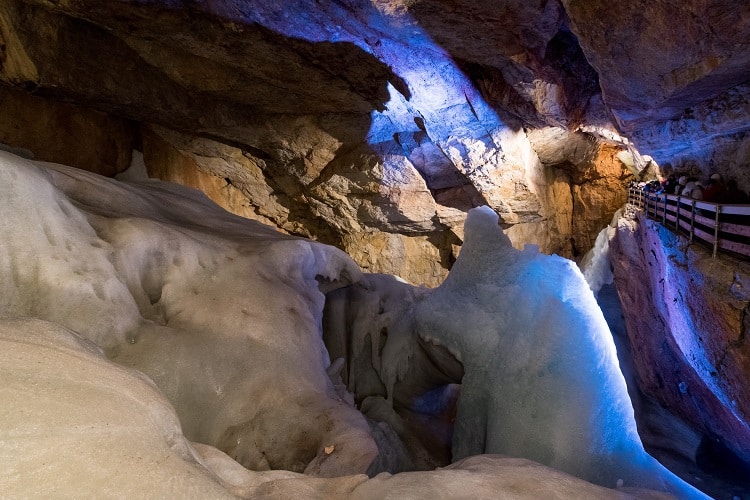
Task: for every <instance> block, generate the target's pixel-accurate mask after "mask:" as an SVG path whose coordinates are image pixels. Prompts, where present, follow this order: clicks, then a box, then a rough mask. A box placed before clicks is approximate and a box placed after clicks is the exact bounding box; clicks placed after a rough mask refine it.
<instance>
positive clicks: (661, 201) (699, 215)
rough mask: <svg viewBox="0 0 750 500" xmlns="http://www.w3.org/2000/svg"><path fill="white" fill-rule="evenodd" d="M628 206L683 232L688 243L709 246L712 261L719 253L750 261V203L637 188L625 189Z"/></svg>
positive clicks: (672, 229) (671, 228)
mask: <svg viewBox="0 0 750 500" xmlns="http://www.w3.org/2000/svg"><path fill="white" fill-rule="evenodd" d="M628 204H629V205H630V206H632V207H634V208H635V209H637V210H641V211H643V212H644V213H645V214H646V217H648V218H649V219H652V220H654V221H656V222H658V223H660V224H661V225H662V226H664V227H665V228H667V229H669V230H670V231H673V232H676V233H680V232H687V237H688V241H689V242H690V243H693V241H694V240H699V241H702V242H704V243H706V244H708V245H710V246H711V247H712V257H714V258H715V257H716V254H717V253H718V252H720V251H728V252H731V253H733V254H734V255H740V256H742V257H744V258H750V204H749V205H729V204H723V203H713V202H710V201H702V200H694V199H692V198H689V197H686V196H680V195H675V194H666V193H653V192H649V191H644V190H643V189H639V188H637V187H631V188H630V189H629V190H628ZM672 222H673V223H674V224H670V223H672Z"/></svg>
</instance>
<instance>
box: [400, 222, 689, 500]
mask: <svg viewBox="0 0 750 500" xmlns="http://www.w3.org/2000/svg"><path fill="white" fill-rule="evenodd" d="M465 231H466V239H465V243H464V245H463V247H462V250H461V254H460V256H459V258H458V260H457V262H456V263H455V265H454V267H453V269H452V270H451V273H450V275H449V276H448V278H447V279H446V281H445V282H444V283H443V284H442V285H441V286H440V287H438V288H437V289H436V290H435V291H434V292H433V293H431V294H429V295H428V296H426V298H425V299H424V300H423V301H422V302H420V304H419V305H418V306H417V309H416V313H415V324H416V325H417V326H416V328H417V330H418V335H420V336H421V337H422V338H424V339H427V340H429V341H432V342H435V343H437V344H440V345H443V346H445V347H446V348H448V350H449V351H450V352H452V353H453V354H454V356H456V358H458V359H459V360H460V361H461V362H462V363H463V365H464V369H465V375H464V377H463V382H462V384H463V385H462V390H461V396H460V398H459V402H458V405H459V407H458V418H457V422H456V430H455V435H454V440H453V454H454V457H453V458H454V460H457V459H461V458H464V457H468V456H471V455H476V454H480V453H499V454H504V455H511V456H516V457H524V458H529V459H531V460H535V461H538V462H540V463H543V464H545V465H549V466H551V467H554V468H556V469H559V470H562V471H565V472H568V473H570V474H573V475H576V476H578V477H581V478H584V479H586V480H588V481H592V482H594V483H597V484H601V485H603V486H607V487H615V486H616V485H618V484H622V485H624V486H626V487H627V486H631V487H633V486H635V487H641V488H650V489H655V490H661V491H669V492H671V493H673V494H676V495H677V496H679V497H680V498H688V497H691V496H698V497H700V496H701V494H700V493H698V492H697V491H696V490H694V489H693V488H692V487H690V486H689V485H687V484H686V483H684V482H682V481H681V480H680V479H678V478H677V477H676V476H674V475H673V474H672V473H670V472H669V471H667V470H666V469H665V468H664V467H663V466H661V465H660V464H659V463H658V462H657V461H656V460H655V459H653V458H652V457H651V456H650V455H648V454H647V453H646V452H645V451H644V449H643V446H642V444H641V441H640V439H639V437H638V434H637V432H636V425H635V420H634V416H633V410H632V406H631V403H630V400H629V398H628V393H627V388H626V385H625V380H624V378H623V376H622V374H621V372H620V370H619V367H618V363H617V358H616V352H615V346H614V343H613V340H612V336H611V334H610V332H609V330H608V327H607V324H606V322H605V320H604V317H603V315H602V313H601V310H600V309H599V307H598V305H597V303H596V300H595V298H594V295H593V293H592V291H591V289H590V288H589V285H588V284H587V283H586V281H585V279H584V277H583V275H582V274H581V273H580V271H579V270H578V268H577V266H576V265H575V264H574V263H573V262H572V261H569V260H567V259H563V258H561V257H558V256H547V255H542V254H540V253H539V252H538V251H537V249H536V248H535V247H532V246H527V247H526V249H525V250H524V251H520V250H516V249H514V248H513V247H512V246H511V243H510V241H509V240H508V238H507V237H506V236H505V235H504V234H503V233H502V231H501V229H500V228H499V226H498V224H497V215H496V214H495V213H494V212H493V211H492V210H490V209H489V208H486V207H482V208H477V209H473V210H472V211H470V212H469V217H468V219H467V222H466V228H465Z"/></svg>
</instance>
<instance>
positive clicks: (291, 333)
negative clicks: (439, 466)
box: [0, 152, 377, 476]
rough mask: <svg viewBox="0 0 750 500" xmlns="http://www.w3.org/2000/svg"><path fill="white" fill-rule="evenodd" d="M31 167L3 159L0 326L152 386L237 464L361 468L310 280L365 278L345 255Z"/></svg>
mask: <svg viewBox="0 0 750 500" xmlns="http://www.w3.org/2000/svg"><path fill="white" fill-rule="evenodd" d="M38 165H39V164H35V163H33V162H30V161H24V160H21V159H20V158H18V157H14V156H12V155H10V154H8V153H4V152H0V208H1V209H2V212H3V214H5V216H4V217H3V218H2V219H0V232H1V233H2V235H1V237H0V283H1V285H0V286H2V289H0V314H2V315H3V316H33V317H37V318H40V319H44V320H47V321H50V322H54V323H56V324H59V325H62V326H65V327H67V328H70V329H72V330H74V331H76V332H77V333H79V334H80V335H81V336H83V337H84V338H86V339H88V340H90V341H92V342H93V343H95V344H96V345H97V346H99V347H100V348H101V349H103V350H104V352H105V353H106V354H107V356H109V357H110V358H111V359H113V360H115V361H117V362H119V363H122V364H124V365H127V366H131V367H135V368H137V369H138V370H140V371H142V372H143V373H145V374H147V375H148V376H149V377H150V378H151V379H153V380H154V382H156V384H157V386H158V387H159V388H160V389H161V390H162V391H163V393H164V394H165V395H166V396H167V398H168V399H169V400H170V401H171V402H172V404H173V405H174V407H175V409H176V410H177V413H178V415H179V416H180V420H181V423H182V430H183V431H184V432H185V435H186V436H187V437H188V438H189V439H191V440H193V441H199V442H202V443H207V444H210V445H213V446H218V447H220V448H221V449H222V450H224V451H226V452H227V453H229V454H230V455H232V457H233V458H236V459H237V460H238V461H240V462H241V463H242V464H243V465H245V466H248V467H251V468H254V469H261V470H262V469H269V468H275V469H279V468H283V469H288V470H294V471H299V472H302V471H307V472H308V473H310V474H316V475H323V476H332V475H341V474H348V473H359V472H365V471H366V470H367V469H368V467H369V465H370V463H371V462H372V461H373V459H374V458H375V456H376V455H377V448H376V445H375V442H374V441H373V439H372V438H371V437H370V431H369V426H368V424H367V422H366V421H365V419H364V417H363V416H362V415H361V414H360V413H359V412H358V411H357V410H356V409H355V408H354V407H353V406H351V405H350V404H348V403H347V402H345V401H343V400H342V399H341V398H340V397H339V395H338V393H337V392H336V391H335V389H334V387H333V385H332V384H331V382H330V380H329V378H328V375H327V373H326V368H327V367H328V364H329V361H328V355H327V352H326V351H325V347H324V345H323V342H322V338H321V331H320V316H321V314H322V308H323V300H324V295H323V294H322V293H321V292H320V291H319V290H318V281H317V279H321V280H324V281H326V282H330V283H336V282H342V283H349V282H351V281H353V280H356V279H358V278H359V276H360V271H359V269H358V268H357V266H356V265H355V264H354V263H353V262H352V261H351V260H350V259H349V258H348V257H347V256H346V255H345V254H344V253H343V252H340V251H339V250H336V249H335V248H333V247H329V246H325V245H320V244H317V243H314V242H310V241H306V240H302V239H295V238H290V237H285V236H283V235H281V234H280V233H278V232H276V231H273V230H271V229H270V228H267V227H265V226H262V225H260V224H257V223H254V222H251V221H247V220H244V219H240V218H239V217H234V216H232V215H230V214H228V213H226V212H225V211H223V210H222V209H220V208H219V207H217V206H216V205H214V204H213V203H212V202H210V201H209V200H208V199H207V198H206V197H205V196H203V195H202V194H200V193H199V192H197V191H193V190H189V189H185V188H180V187H178V186H176V185H171V184H167V183H162V182H158V181H151V182H145V183H141V184H128V183H123V182H118V181H113V180H110V179H105V178H103V177H100V176H96V175H93V174H90V173H87V172H84V171H81V170H76V169H72V168H68V167H63V166H60V165H51V164H49V165H46V166H45V168H40V167H39V166H38ZM316 278H317V279H316ZM327 447H333V448H329V449H332V450H333V451H332V452H330V453H326V452H325V449H326V448H327Z"/></svg>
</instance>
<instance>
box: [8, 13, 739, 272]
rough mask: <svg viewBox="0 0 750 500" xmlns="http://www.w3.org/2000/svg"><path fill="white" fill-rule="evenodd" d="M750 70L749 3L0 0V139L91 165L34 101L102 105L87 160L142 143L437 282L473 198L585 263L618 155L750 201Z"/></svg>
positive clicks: (180, 166) (121, 158) (124, 160)
mask: <svg viewBox="0 0 750 500" xmlns="http://www.w3.org/2000/svg"><path fill="white" fill-rule="evenodd" d="M748 62H750V5H746V4H743V3H737V2H733V1H729V0H721V1H688V2H683V1H677V0H671V1H659V2H646V1H640V0H639V1H633V2H625V3H622V2H621V3H619V4H617V5H612V4H611V2H607V1H604V0H587V1H585V2H584V1H573V0H530V1H527V0H509V1H503V2H496V1H490V0H479V1H476V0H474V1H469V0H453V1H446V0H399V1H387V0H370V1H366V0H338V1H312V0H297V1H287V2H276V1H270V0H257V1H241V0H213V1H176V0H159V1H148V0H120V1H114V2H99V1H94V0H55V1H51V0H24V1H21V0H4V1H3V2H2V3H1V4H0V83H2V84H3V85H0V104H2V105H3V107H4V108H5V109H6V110H8V116H9V117H10V116H11V115H12V117H11V118H6V119H5V123H2V122H3V119H2V117H0V142H2V143H8V144H10V145H11V146H21V147H23V148H28V149H31V150H32V151H33V152H34V153H35V157H36V158H37V159H42V160H47V161H58V162H62V163H66V164H71V165H76V166H79V165H78V164H77V161H78V160H79V159H78V158H76V157H75V155H72V154H68V153H69V151H68V150H72V149H74V148H75V147H76V145H75V144H71V143H70V140H68V143H67V144H68V145H67V146H65V147H63V146H58V147H57V151H56V152H55V154H54V155H53V154H48V155H46V156H45V155H44V154H40V153H39V152H38V151H36V150H35V148H34V147H32V146H37V145H38V144H36V143H40V142H46V143H48V144H50V143H55V144H65V143H66V142H65V140H63V139H61V138H58V137H57V136H56V135H55V134H58V135H59V134H64V133H69V132H70V129H76V130H78V129H77V128H76V127H78V126H79V125H80V122H81V121H82V120H84V119H82V118H79V117H78V116H77V115H76V118H75V119H74V118H72V116H73V115H74V113H73V112H72V111H71V110H70V109H71V108H64V107H63V108H60V109H58V110H57V111H56V115H55V118H54V119H51V118H47V119H44V120H42V119H40V120H39V121H40V122H41V123H42V125H41V126H40V125H39V124H37V125H36V128H34V124H33V123H31V122H33V121H34V120H33V119H30V118H29V114H31V113H36V109H37V107H36V106H37V104H35V103H37V102H38V101H34V100H33V99H43V100H46V101H55V102H58V103H62V105H65V106H77V107H79V108H85V109H90V110H94V111H96V112H97V113H102V114H103V117H104V118H95V119H91V118H86V119H85V120H84V121H86V120H88V121H93V122H95V123H96V124H97V125H96V127H99V129H100V130H107V131H106V132H101V133H99V134H98V135H99V136H101V137H100V141H99V143H97V144H98V145H95V146H90V147H89V149H96V150H99V151H101V150H102V149H103V148H104V149H106V150H108V151H115V150H118V151H119V152H113V153H109V155H108V156H107V155H104V154H103V153H101V152H98V153H96V154H91V153H90V152H89V155H88V157H87V158H89V159H86V160H85V161H78V163H86V162H88V163H92V162H99V163H106V164H107V168H100V169H99V171H101V172H103V173H106V174H107V175H112V174H114V173H117V172H118V171H122V170H124V169H125V168H126V167H127V166H128V165H129V164H130V160H129V158H130V151H131V150H132V149H138V150H143V153H144V156H145V159H146V163H147V164H148V165H149V168H150V169H157V170H159V169H161V170H163V171H164V172H166V171H167V170H169V168H167V167H165V166H164V165H165V162H166V163H170V162H171V163H172V164H176V165H177V166H176V167H174V168H172V170H171V171H172V174H164V175H163V176H161V177H160V178H163V179H165V180H177V181H180V182H183V181H185V179H186V178H188V177H190V179H189V180H192V181H193V182H192V184H191V183H190V182H186V183H188V184H190V185H193V186H194V187H198V188H199V189H202V190H204V191H207V192H209V196H211V194H210V191H211V190H212V189H213V190H214V191H218V190H223V191H222V192H224V191H227V190H228V189H236V192H235V191H232V192H231V193H229V194H226V193H224V194H222V195H221V196H219V197H220V198H221V197H223V199H227V198H232V200H235V201H232V200H230V202H227V203H226V204H225V205H232V204H233V208H232V211H234V212H235V213H239V214H241V215H246V216H250V217H252V218H255V219H257V220H261V221H263V222H266V223H269V224H272V225H275V226H276V227H278V228H279V229H281V230H283V231H286V232H289V233H291V234H298V235H301V236H306V237H312V238H315V239H318V240H319V241H322V242H326V243H330V244H334V245H337V246H339V247H341V248H343V249H345V250H346V251H348V252H349V253H350V254H354V253H356V251H357V249H360V250H361V249H365V250H362V251H361V253H362V257H361V258H357V257H356V256H355V259H356V260H357V261H358V262H359V263H360V265H362V266H363V267H364V268H365V269H366V270H371V271H373V272H389V273H391V272H400V271H401V270H403V269H407V268H412V269H413V268H414V267H415V266H419V265H422V264H417V263H416V261H415V260H412V261H409V255H423V254H425V252H431V254H430V256H429V257H428V258H427V259H428V260H430V263H429V264H424V266H423V267H425V269H424V272H422V271H420V273H422V274H424V276H427V278H425V279H423V278H424V276H422V274H420V275H419V276H410V278H413V279H414V281H416V282H430V280H433V281H432V282H433V284H434V283H436V282H439V281H440V280H441V279H442V278H443V277H444V276H445V272H446V270H447V269H448V268H449V267H450V262H451V261H452V259H454V258H455V255H454V253H455V252H454V251H453V250H452V249H453V248H454V247H455V245H456V244H460V241H461V238H462V234H463V230H462V224H463V222H462V221H463V219H464V218H465V214H466V212H467V211H468V209H469V208H471V207H473V206H478V205H489V206H490V207H492V208H493V209H494V210H495V211H496V212H497V213H498V215H499V216H500V222H501V224H502V225H503V227H504V228H506V229H508V228H511V227H513V228H515V229H513V230H512V231H511V232H510V233H509V235H510V237H511V239H512V240H513V242H514V244H519V245H522V244H523V243H524V242H531V243H534V244H537V245H539V246H540V248H541V249H542V251H545V252H548V253H553V252H554V253H559V254H560V255H564V256H569V257H576V256H580V255H582V253H583V252H585V251H586V250H587V249H588V248H590V247H591V245H592V243H593V241H594V239H595V237H596V234H597V232H598V231H599V230H600V229H601V228H602V227H603V226H604V225H606V224H607V223H608V222H609V220H610V219H611V216H612V214H613V213H614V211H615V210H616V209H617V208H618V207H619V206H620V205H621V204H622V203H623V201H624V200H622V199H620V198H618V197H616V196H614V195H613V194H612V193H613V192H614V191H619V190H621V188H622V187H623V186H624V183H625V182H626V181H627V175H630V173H629V172H628V171H627V169H626V168H625V167H626V166H628V167H630V166H632V165H624V164H621V163H620V160H618V158H622V157H621V156H617V153H619V152H620V151H621V150H623V149H628V150H629V152H630V155H631V156H632V158H634V160H633V162H631V163H634V164H635V167H636V170H637V169H642V168H643V167H644V166H647V165H648V164H649V161H650V160H651V159H653V160H654V161H655V162H657V163H658V164H659V165H666V164H667V163H671V164H672V165H674V166H675V167H676V168H678V169H680V168H682V169H690V170H691V171H692V172H694V173H700V174H708V173H709V172H710V171H711V170H714V169H719V170H721V171H722V172H723V173H725V174H726V175H727V176H728V177H736V178H737V179H738V181H739V184H740V185H741V186H745V188H747V185H750V172H748V169H746V168H745V167H744V165H746V164H747V162H748V160H750V134H749V133H748V123H750V121H748V120H747V117H748V115H750V100H749V99H748V97H747V96H748V92H747V91H748V89H749V88H750V87H748V86H749V85H750V65H748V64H747V63H748ZM23 96H27V97H23ZM29 99H31V100H29ZM46 101H45V102H46ZM11 109H12V110H13V113H11ZM66 120H67V121H66ZM106 120H120V121H119V122H117V123H115V124H114V126H112V127H110V128H105V127H103V126H101V125H100V124H101V123H102V122H103V121H106ZM50 122H55V123H57V125H56V126H57V131H56V132H54V133H52V134H51V135H49V137H48V138H45V139H42V137H43V136H42V133H43V132H44V133H48V134H49V130H55V123H50ZM61 123H62V125H60V124H61ZM132 124H135V125H133V128H134V129H135V130H137V131H136V132H134V133H132V134H131V135H128V134H127V133H126V132H123V131H126V130H127V129H128V127H130V126H131V125H132ZM23 127H28V128H29V130H31V132H28V133H27V134H26V135H27V136H31V139H29V138H28V137H27V139H26V143H24V142H23V141H21V140H19V141H14V140H11V139H13V138H14V137H15V136H14V134H15V132H16V131H17V129H19V128H23ZM79 128H80V129H81V130H83V129H84V128H85V127H79ZM9 130H10V132H8V131H9ZM112 130H115V132H111V131H112ZM180 134H182V135H180ZM16 135H18V134H16ZM81 135H84V136H87V138H88V137H91V136H92V135H97V134H92V133H91V132H88V133H83V132H81V133H79V135H78V136H77V137H80V136H81ZM8 137H10V138H11V139H8ZM45 137H47V136H45ZM107 141H109V142H107ZM74 142H83V141H82V140H80V139H78V138H76V139H75V140H74ZM157 146H158V147H157ZM118 148H119V149H118ZM66 154H68V156H66ZM69 157H70V158H69ZM110 157H111V158H110ZM91 158H92V159H91ZM175 158H176V160H175ZM187 163H189V164H190V165H192V167H191V168H193V170H195V171H196V172H197V171H198V170H202V171H207V172H210V174H211V175H212V176H213V177H214V179H213V180H211V181H210V182H209V181H206V180H205V179H203V178H201V179H203V180H201V179H198V180H196V179H195V178H197V177H196V176H199V175H198V174H192V173H188V172H189V170H190V169H189V168H187V166H186V164H187ZM84 168H88V167H86V165H84ZM175 171H179V172H178V173H176V174H175V173H174V172H175ZM150 174H153V172H152V171H150ZM201 175H202V174H201ZM217 179H218V180H217ZM224 181H226V182H224ZM217 182H218V183H219V184H221V185H218V184H217ZM212 183H213V184H212ZM597 183H598V184H597ZM208 184H212V186H213V187H212V186H209V185H208ZM214 199H216V197H214ZM236 200H240V201H236ZM248 200H249V201H248ZM225 201H226V200H225ZM594 206H596V207H599V206H603V207H604V208H602V209H599V208H597V209H596V210H593V211H592V210H590V207H594ZM243 210H244V211H245V212H247V214H246V213H245V212H243ZM594 212H596V214H597V215H591V214H592V213H594ZM446 230H448V231H446ZM514 231H515V233H514ZM366 253H367V254H369V255H370V257H366V256H365V255H364V254H366ZM376 254H378V255H381V256H385V255H388V258H389V259H391V260H393V261H394V262H395V261H396V260H399V259H401V260H399V263H395V264H393V265H391V264H387V265H386V264H383V262H374V263H373V264H372V266H370V267H368V264H367V263H366V262H365V261H366V259H367V258H370V259H374V257H372V256H373V255H376ZM419 258H420V259H422V257H419ZM404 259H406V260H404ZM381 260H382V259H381ZM435 266H437V267H435Z"/></svg>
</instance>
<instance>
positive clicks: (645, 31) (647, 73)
mask: <svg viewBox="0 0 750 500" xmlns="http://www.w3.org/2000/svg"><path fill="white" fill-rule="evenodd" d="M562 3H563V5H565V10H566V12H567V13H568V17H569V19H570V24H571V29H572V31H573V32H574V33H575V34H576V35H577V36H578V39H579V41H580V43H581V46H582V48H583V51H584V53H585V54H586V57H587V59H588V60H589V61H590V62H591V65H592V66H593V67H594V68H596V70H597V72H598V74H599V81H600V84H601V89H602V94H603V97H604V100H605V102H606V103H607V104H608V106H609V108H610V110H611V111H612V113H613V115H614V116H615V117H616V120H617V125H618V127H620V129H621V130H622V131H623V132H624V133H625V134H626V135H627V136H628V137H630V138H631V139H632V140H633V141H634V142H635V144H636V146H637V147H638V148H639V149H640V151H641V152H643V153H646V154H649V155H651V156H653V157H654V158H655V159H656V160H657V161H658V162H659V163H665V162H671V163H672V164H673V165H677V166H679V165H686V166H693V167H696V168H697V169H699V170H702V171H703V172H704V173H707V172H708V171H710V169H712V168H713V169H718V170H720V171H727V172H730V173H731V175H735V176H738V179H739V180H741V181H742V182H744V185H745V186H746V188H747V186H748V184H749V182H748V181H750V179H749V178H748V177H747V172H746V171H747V169H746V167H745V165H746V163H747V158H748V154H747V150H748V141H749V140H750V139H749V137H748V126H747V119H746V117H747V112H748V100H747V97H746V96H747V91H748V88H747V83H748V72H747V67H748V64H749V63H750V45H748V43H747V41H748V39H750V5H748V4H747V3H745V2H740V3H738V2H734V1H732V0H711V1H708V2H698V1H688V2H682V1H678V0H663V1H657V2H648V1H635V2H620V3H617V4H616V5H615V4H613V3H612V2H608V1H606V0H593V1H586V2H575V1H573V0H562ZM697 139H699V140H697ZM728 143H734V145H735V146H734V147H732V146H730V145H729V144H728ZM738 143H741V144H742V146H741V147H737V144H738ZM736 167H741V168H736Z"/></svg>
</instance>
